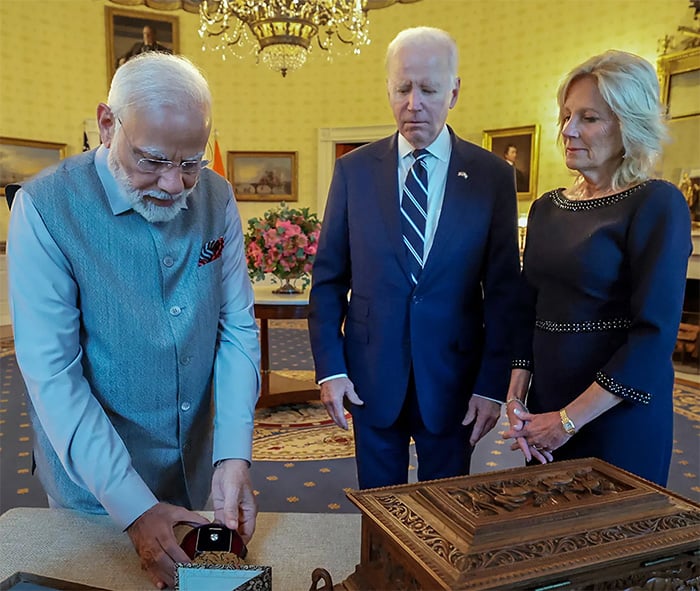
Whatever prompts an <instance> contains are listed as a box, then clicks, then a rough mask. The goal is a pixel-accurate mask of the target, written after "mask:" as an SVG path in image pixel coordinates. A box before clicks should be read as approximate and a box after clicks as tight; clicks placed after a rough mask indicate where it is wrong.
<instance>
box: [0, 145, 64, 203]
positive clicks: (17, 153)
mask: <svg viewBox="0 0 700 591" xmlns="http://www.w3.org/2000/svg"><path fill="white" fill-rule="evenodd" d="M65 156H66V144H57V143H54V142H39V141H35V140H25V139H19V138H9V137H0V195H5V187H6V186H7V185H10V184H14V183H21V182H22V181H25V180H27V179H28V178H30V177H32V176H34V175H35V174H36V173H38V172H40V171H42V170H44V168H48V167H49V166H52V165H54V164H58V162H59V161H60V160H61V159H63V158H65Z"/></svg>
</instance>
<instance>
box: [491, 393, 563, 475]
mask: <svg viewBox="0 0 700 591" xmlns="http://www.w3.org/2000/svg"><path fill="white" fill-rule="evenodd" d="M506 413H507V415H508V420H509V422H510V429H509V430H508V431H505V432H504V433H503V438H504V439H515V442H514V443H513V444H512V445H511V446H510V448H511V449H512V450H516V449H520V450H521V451H522V452H523V455H524V456H525V459H526V460H527V461H528V462H529V461H531V460H532V459H533V458H534V459H536V460H537V461H538V462H540V463H541V464H547V463H549V462H552V461H554V456H553V455H552V452H553V451H554V450H556V449H558V448H559V447H561V446H562V445H564V443H566V442H567V441H568V439H569V437H570V435H567V434H566V432H565V431H564V429H563V428H562V425H561V417H560V416H559V413H558V412H545V413H542V414H532V413H530V412H529V411H528V410H527V408H526V407H525V405H524V404H523V403H522V402H520V401H518V400H514V401H513V402H512V403H511V401H508V403H507V404H506Z"/></svg>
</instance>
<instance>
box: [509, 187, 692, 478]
mask: <svg viewBox="0 0 700 591" xmlns="http://www.w3.org/2000/svg"><path fill="white" fill-rule="evenodd" d="M691 248H692V247H691V241H690V214H689V211H688V205H687V203H686V202H685V200H684V198H683V196H682V194H681V193H680V191H679V190H678V189H677V188H676V187H674V186H673V185H671V184H670V183H667V182H665V181H660V180H650V181H646V182H645V183H642V184H640V185H637V186H636V187H633V188H631V189H628V190H626V191H623V192H621V193H618V194H615V195H611V196H608V197H602V198H599V199H592V200H588V201H571V200H569V199H567V198H566V197H565V196H564V195H563V192H562V190H561V189H558V190H555V191H551V192H549V193H546V194H545V195H543V196H542V197H540V198H539V199H538V200H537V201H535V203H533V205H532V208H531V210H530V216H529V221H528V231H527V243H526V247H525V253H524V259H523V273H522V278H521V299H520V309H519V321H518V331H517V333H518V335H517V337H516V339H515V347H516V350H515V359H514V362H513V366H514V367H521V368H524V369H530V370H531V371H532V372H533V373H532V384H531V386H530V392H529V395H528V399H527V404H528V407H529V409H530V411H531V412H533V413H541V412H548V411H558V410H559V409H561V408H562V407H564V406H565V405H566V404H568V403H569V402H571V401H572V400H573V399H574V398H576V397H577V396H578V395H579V394H581V393H582V392H583V391H584V390H585V389H586V388H587V387H588V386H590V385H591V384H592V383H593V382H594V381H596V382H598V384H599V385H601V386H602V387H603V388H605V389H606V390H608V391H610V392H612V393H613V394H616V395H617V396H619V397H621V398H622V402H621V403H620V404H618V405H617V406H615V407H614V408H612V409H610V410H608V411H607V412H605V413H603V414H602V415H601V416H600V417H598V418H597V419H595V420H593V421H591V422H590V423H588V424H587V425H585V426H583V427H582V428H581V430H580V431H579V432H578V433H576V434H575V435H574V436H573V437H572V438H571V439H570V440H569V441H568V442H567V443H566V444H565V445H564V446H562V447H561V448H559V449H557V450H556V451H555V452H554V458H555V460H563V459H571V458H582V457H598V458H601V459H603V460H605V461H607V462H610V463H612V464H614V465H616V466H619V467H620V468H624V469H625V470H628V471H630V472H633V473H635V474H638V475H640V476H642V477H644V478H647V479H649V480H652V481H654V482H657V483H659V484H661V485H665V484H666V481H667V478H668V469H669V466H670V461H671V451H672V443H673V365H672V362H671V355H672V353H673V348H674V345H675V342H676V336H677V332H678V324H679V322H680V317H681V310H682V305H683V293H684V289H685V281H686V270H687V265H688V256H689V253H690V250H691Z"/></svg>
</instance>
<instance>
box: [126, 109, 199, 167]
mask: <svg viewBox="0 0 700 591" xmlns="http://www.w3.org/2000/svg"><path fill="white" fill-rule="evenodd" d="M117 121H119V125H120V126H121V128H122V133H123V134H124V139H125V140H126V143H127V144H129V148H131V151H132V152H137V153H141V154H142V152H141V151H140V150H139V149H138V148H136V147H134V144H132V143H131V140H130V139H129V136H128V135H126V130H125V129H124V124H123V123H122V120H121V119H119V118H117ZM207 164H209V160H201V159H200V160H182V161H181V162H180V163H179V164H175V163H174V162H173V161H172V160H159V159H157V158H147V157H146V156H141V157H140V158H139V159H138V160H137V161H136V168H138V169H139V171H140V172H143V173H144V174H164V173H166V172H168V171H169V170H170V169H171V168H174V167H176V166H177V167H178V168H179V169H180V172H181V173H182V174H186V175H195V174H199V173H200V172H201V171H202V168H204V167H205V166H206V165H207Z"/></svg>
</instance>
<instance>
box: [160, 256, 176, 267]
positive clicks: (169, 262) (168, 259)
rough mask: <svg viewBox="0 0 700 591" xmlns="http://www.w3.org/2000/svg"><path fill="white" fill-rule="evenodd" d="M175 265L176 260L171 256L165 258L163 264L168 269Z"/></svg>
mask: <svg viewBox="0 0 700 591" xmlns="http://www.w3.org/2000/svg"><path fill="white" fill-rule="evenodd" d="M174 263H175V260H174V259H173V257H171V256H166V257H164V258H163V264H164V265H165V266H166V267H172V266H173V264H174Z"/></svg>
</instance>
